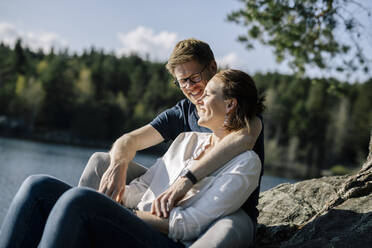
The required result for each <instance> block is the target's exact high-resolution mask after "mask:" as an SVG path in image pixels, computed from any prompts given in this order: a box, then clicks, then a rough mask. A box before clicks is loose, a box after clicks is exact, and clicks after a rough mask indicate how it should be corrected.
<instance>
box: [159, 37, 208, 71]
mask: <svg viewBox="0 0 372 248" xmlns="http://www.w3.org/2000/svg"><path fill="white" fill-rule="evenodd" d="M192 60H195V61H196V62H198V63H199V64H201V65H209V64H210V63H211V62H212V61H213V60H214V55H213V52H212V50H211V48H210V47H209V45H208V44H207V43H205V42H203V41H200V40H197V39H193V38H191V39H187V40H182V41H180V42H178V43H177V45H176V46H175V47H174V49H173V52H172V54H171V56H170V57H169V59H168V62H167V65H166V68H167V70H168V71H169V72H170V74H172V75H173V76H174V68H175V67H176V66H177V65H180V64H184V63H187V62H189V61H192Z"/></svg>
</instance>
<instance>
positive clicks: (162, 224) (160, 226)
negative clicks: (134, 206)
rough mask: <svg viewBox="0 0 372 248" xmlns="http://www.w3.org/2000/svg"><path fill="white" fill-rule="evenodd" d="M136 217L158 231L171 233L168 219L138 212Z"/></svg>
mask: <svg viewBox="0 0 372 248" xmlns="http://www.w3.org/2000/svg"><path fill="white" fill-rule="evenodd" d="M135 215H137V217H138V218H140V219H142V220H143V221H145V222H146V223H147V224H149V225H150V226H152V227H153V228H155V229H156V230H158V231H160V232H162V233H164V234H168V231H169V220H168V219H167V218H160V217H157V216H155V215H153V214H151V213H149V212H143V211H136V212H135Z"/></svg>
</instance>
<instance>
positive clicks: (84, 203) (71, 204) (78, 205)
mask: <svg viewBox="0 0 372 248" xmlns="http://www.w3.org/2000/svg"><path fill="white" fill-rule="evenodd" d="M98 195H99V194H98V193H97V192H95V191H93V190H91V189H88V188H80V187H78V188H72V189H70V190H68V191H66V192H65V193H64V194H63V195H62V196H61V197H60V198H59V199H58V201H57V203H56V205H55V208H59V209H64V210H67V209H69V210H72V209H75V210H78V211H87V210H88V209H89V208H90V207H92V206H94V201H95V199H96V198H97V197H98Z"/></svg>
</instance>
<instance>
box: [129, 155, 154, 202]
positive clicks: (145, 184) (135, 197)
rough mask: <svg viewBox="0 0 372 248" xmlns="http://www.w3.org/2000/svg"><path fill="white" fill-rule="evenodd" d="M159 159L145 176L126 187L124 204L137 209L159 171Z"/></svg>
mask: <svg viewBox="0 0 372 248" xmlns="http://www.w3.org/2000/svg"><path fill="white" fill-rule="evenodd" d="M158 165H159V159H158V160H157V161H156V163H155V164H154V165H153V166H151V167H150V168H149V169H148V170H147V171H146V173H145V174H143V175H142V176H140V177H138V178H136V179H134V180H133V181H132V182H131V183H130V184H129V185H126V186H125V191H124V196H123V200H122V203H123V205H124V206H126V207H128V208H135V207H137V205H138V203H139V202H140V201H141V199H142V196H143V195H144V194H145V192H146V190H147V189H148V188H149V186H150V184H151V181H152V179H153V178H154V175H155V173H156V170H157V169H158Z"/></svg>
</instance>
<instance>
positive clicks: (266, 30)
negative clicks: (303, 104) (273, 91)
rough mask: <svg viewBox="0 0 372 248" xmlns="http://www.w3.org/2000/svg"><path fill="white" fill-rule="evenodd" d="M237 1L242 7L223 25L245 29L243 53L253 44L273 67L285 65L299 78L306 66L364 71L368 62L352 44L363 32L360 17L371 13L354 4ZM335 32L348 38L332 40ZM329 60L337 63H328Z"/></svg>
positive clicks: (348, 0)
mask: <svg viewBox="0 0 372 248" xmlns="http://www.w3.org/2000/svg"><path fill="white" fill-rule="evenodd" d="M240 1H241V2H242V3H243V4H244V7H243V8H242V9H240V10H237V11H234V12H232V13H231V14H229V15H228V20H229V21H232V22H235V23H237V24H240V25H243V26H244V27H246V28H247V33H246V34H245V35H241V36H239V38H238V40H239V41H241V42H243V43H245V44H246V46H247V48H248V49H252V48H253V44H254V42H253V41H255V40H257V41H259V42H260V43H261V44H263V45H267V46H270V47H272V48H274V53H275V56H276V59H277V61H278V62H282V61H283V60H284V59H287V60H288V61H289V65H290V67H292V68H293V69H294V70H295V71H297V72H299V73H300V74H303V73H304V72H305V71H306V66H316V67H318V68H320V69H336V70H338V71H344V70H345V69H346V70H348V71H350V70H351V71H355V70H357V69H358V68H363V69H364V71H365V72H368V71H369V68H370V66H371V61H372V60H371V58H368V57H367V56H366V54H365V53H364V52H363V47H362V46H361V45H360V44H359V43H358V42H359V39H360V37H361V36H362V35H366V34H365V33H366V32H364V31H367V30H368V29H367V26H363V23H362V21H361V19H360V15H362V14H366V15H367V16H368V17H371V10H369V9H368V8H366V7H365V6H363V4H362V3H360V0H359V1H358V0H301V1H296V0H240ZM356 13H358V15H357V14H356ZM339 32H342V33H343V34H346V35H348V37H349V38H348V39H345V38H344V37H339V36H337V33H339ZM348 41H349V42H348ZM335 57H340V58H341V59H342V62H341V63H339V64H337V65H335V64H334V63H329V61H330V60H331V59H333V58H335Z"/></svg>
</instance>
